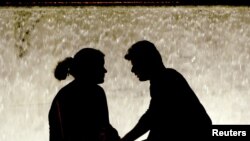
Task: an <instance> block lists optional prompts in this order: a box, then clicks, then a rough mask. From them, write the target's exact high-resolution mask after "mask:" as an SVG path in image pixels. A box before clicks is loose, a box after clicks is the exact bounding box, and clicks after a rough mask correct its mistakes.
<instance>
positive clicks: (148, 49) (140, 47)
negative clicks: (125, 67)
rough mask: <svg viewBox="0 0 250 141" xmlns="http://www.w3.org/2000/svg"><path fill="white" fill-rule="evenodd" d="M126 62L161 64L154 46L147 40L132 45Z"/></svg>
mask: <svg viewBox="0 0 250 141" xmlns="http://www.w3.org/2000/svg"><path fill="white" fill-rule="evenodd" d="M125 59H127V60H144V61H146V63H147V62H148V63H150V62H152V63H162V58H161V55H160V53H159V51H158V50H157V49H156V47H155V45H154V44H153V43H151V42H149V41H147V40H142V41H138V42H136V43H135V44H133V45H132V46H131V47H130V48H129V50H128V52H127V54H126V55H125Z"/></svg>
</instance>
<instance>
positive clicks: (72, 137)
mask: <svg viewBox="0 0 250 141" xmlns="http://www.w3.org/2000/svg"><path fill="white" fill-rule="evenodd" d="M125 59H127V60H129V61H131V63H132V70H131V71H132V72H133V73H134V74H135V75H136V76H137V77H138V78H139V80H140V81H147V80H149V81H150V96H151V101H150V105H149V108H148V110H147V111H146V112H145V114H144V115H143V116H142V117H141V118H140V120H139V122H138V123H137V124H136V125H135V127H134V128H133V129H132V130H131V131H130V132H129V133H127V134H126V135H125V136H124V137H123V138H120V137H119V134H118V132H117V131H116V129H114V128H113V127H112V125H111V124H110V122H109V114H108V106H107V101H106V95H105V92H104V90H103V89H102V88H101V87H100V86H99V85H98V84H101V83H103V82H104V75H105V73H106V72H107V71H106V69H105V68H104V54H103V53H102V52H100V51H99V50H96V49H91V48H84V49H82V50H80V51H79V52H78V53H77V54H76V55H75V56H74V57H73V58H66V59H65V60H64V61H62V62H59V63H58V65H57V67H56V69H55V77H56V78H57V79H59V80H63V79H65V78H66V77H67V76H68V75H69V74H70V75H72V76H73V77H74V80H73V81H72V82H70V83H69V84H68V85H66V86H65V87H63V88H62V89H61V90H60V91H59V92H58V94H57V95H56V97H55V98H54V100H53V102H52V105H51V109H50V112H49V125H50V141H134V140H136V139H137V138H138V137H140V136H142V135H143V134H144V133H146V132H147V131H150V132H149V135H148V138H147V141H165V140H167V139H169V137H171V138H173V137H174V138H179V137H196V136H209V135H208V133H209V129H210V126H211V125H212V121H211V119H210V117H209V116H208V114H207V112H206V110H205V109H204V107H203V106H202V104H201V103H200V101H199V100H198V98H197V96H196V95H195V93H194V92H193V91H192V89H191V88H190V86H189V84H188V83H187V81H186V80H185V78H184V77H183V76H182V75H181V74H180V73H178V72H177V71H176V70H174V69H170V68H165V66H164V64H163V62H162V58H161V55H160V53H159V52H158V51H157V49H156V47H155V46H154V44H152V43H151V42H149V41H145V40H143V41H139V42H137V43H135V44H133V45H132V47H131V48H130V49H129V50H128V52H127V54H126V55H125ZM121 110H122V109H121Z"/></svg>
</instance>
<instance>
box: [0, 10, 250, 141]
mask: <svg viewBox="0 0 250 141" xmlns="http://www.w3.org/2000/svg"><path fill="white" fill-rule="evenodd" d="M0 33H1V34H0V55H1V56H0V67H1V69H0V80H1V81H0V140H1V141H34V140H35V141H46V140H48V138H49V126H48V111H49V108H50V104H51V101H52V99H53V98H54V96H55V94H56V93H57V91H58V90H59V89H60V88H61V87H63V86H64V85H65V84H67V83H68V82H70V81H71V80H72V78H69V79H68V80H66V81H61V82H59V81H57V80H56V79H55V78H54V76H53V70H54V68H55V66H56V64H57V62H58V61H60V60H62V59H64V58H65V57H68V56H72V55H74V54H75V53H76V52H77V51H78V50H79V49H81V48H83V47H93V48H97V49H100V50H102V51H103V52H104V53H105V55H106V56H105V59H106V64H105V65H106V68H107V70H108V73H107V75H106V77H105V83H104V84H102V86H103V88H104V89H105V91H106V94H107V99H108V104H109V112H110V120H111V123H112V124H113V126H114V127H115V128H117V130H118V131H119V134H120V135H121V136H123V135H124V134H125V133H126V132H128V131H129V129H131V128H132V127H133V126H134V125H135V123H136V122H137V120H138V119H139V117H140V116H141V115H142V114H143V112H144V111H145V110H146V109H147V107H148V103H149V91H148V87H149V83H148V82H144V83H141V82H139V81H138V80H137V78H136V77H135V76H134V75H133V74H132V73H131V72H130V69H131V64H130V63H129V62H127V61H126V60H124V59H123V56H124V54H125V53H126V50H127V49H128V47H129V46H130V45H131V44H133V43H134V42H136V41H139V40H142V39H146V40H149V41H151V42H153V43H155V45H156V46H157V47H158V49H159V51H160V53H161V55H162V57H163V60H164V63H165V65H166V66H167V67H172V68H175V69H177V70H178V71H179V72H181V73H182V74H183V75H184V77H185V78H186V79H187V80H188V82H189V83H190V85H191V87H192V88H193V90H194V91H195V92H196V94H197V96H198V97H199V99H200V101H201V102H202V103H203V105H204V107H205V108H206V110H207V112H208V114H209V115H210V116H211V118H212V120H213V123H215V124H250V112H249V110H250V103H249V101H250V90H249V88H250V63H249V62H250V46H249V45H250V9H249V8H248V7H223V6H216V7H57V8H55V7H32V8H11V7H9V8H8V7H2V8H0Z"/></svg>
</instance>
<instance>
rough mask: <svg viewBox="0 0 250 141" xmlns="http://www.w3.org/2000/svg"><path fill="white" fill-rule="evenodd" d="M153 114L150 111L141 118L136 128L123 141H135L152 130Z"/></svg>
mask: <svg viewBox="0 0 250 141" xmlns="http://www.w3.org/2000/svg"><path fill="white" fill-rule="evenodd" d="M150 121H151V113H150V110H149V109H148V110H147V112H146V113H145V114H144V115H143V116H142V117H141V118H140V120H139V122H138V123H137V124H136V126H135V127H134V128H133V129H132V130H131V131H130V132H128V133H127V134H126V135H125V136H124V137H123V138H122V139H121V141H134V140H136V139H137V138H139V137H140V136H142V135H143V134H145V133H146V132H147V131H148V130H149V129H150Z"/></svg>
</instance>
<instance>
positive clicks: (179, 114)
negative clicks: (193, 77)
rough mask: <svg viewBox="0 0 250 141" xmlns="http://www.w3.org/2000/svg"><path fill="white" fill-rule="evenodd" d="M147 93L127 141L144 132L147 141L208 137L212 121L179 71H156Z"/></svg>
mask: <svg viewBox="0 0 250 141" xmlns="http://www.w3.org/2000/svg"><path fill="white" fill-rule="evenodd" d="M150 95H151V101H150V105H149V108H148V110H147V111H146V113H145V114H144V115H143V116H142V117H141V118H140V120H139V122H138V124H137V125H136V126H135V128H134V129H133V130H132V131H131V132H130V133H128V134H127V140H130V139H129V138H131V140H134V139H135V138H137V137H139V136H141V135H142V134H144V133H146V132H147V131H149V135H148V138H147V141H163V140H166V138H169V137H171V138H183V137H184V138H185V137H189V138H190V137H192V138H194V137H196V136H209V129H210V126H211V125H212V121H211V119H210V117H209V116H208V114H207V112H206V110H205V109H204V107H203V106H202V104H201V103H200V101H199V100H198V98H197V96H196V95H195V93H194V92H193V90H192V89H191V88H190V86H189V85H188V83H187V81H186V80H185V79H184V77H183V76H182V75H181V74H180V73H178V72H177V71H175V70H174V69H165V70H162V72H160V73H158V74H156V75H155V77H154V78H152V79H151V80H150Z"/></svg>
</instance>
